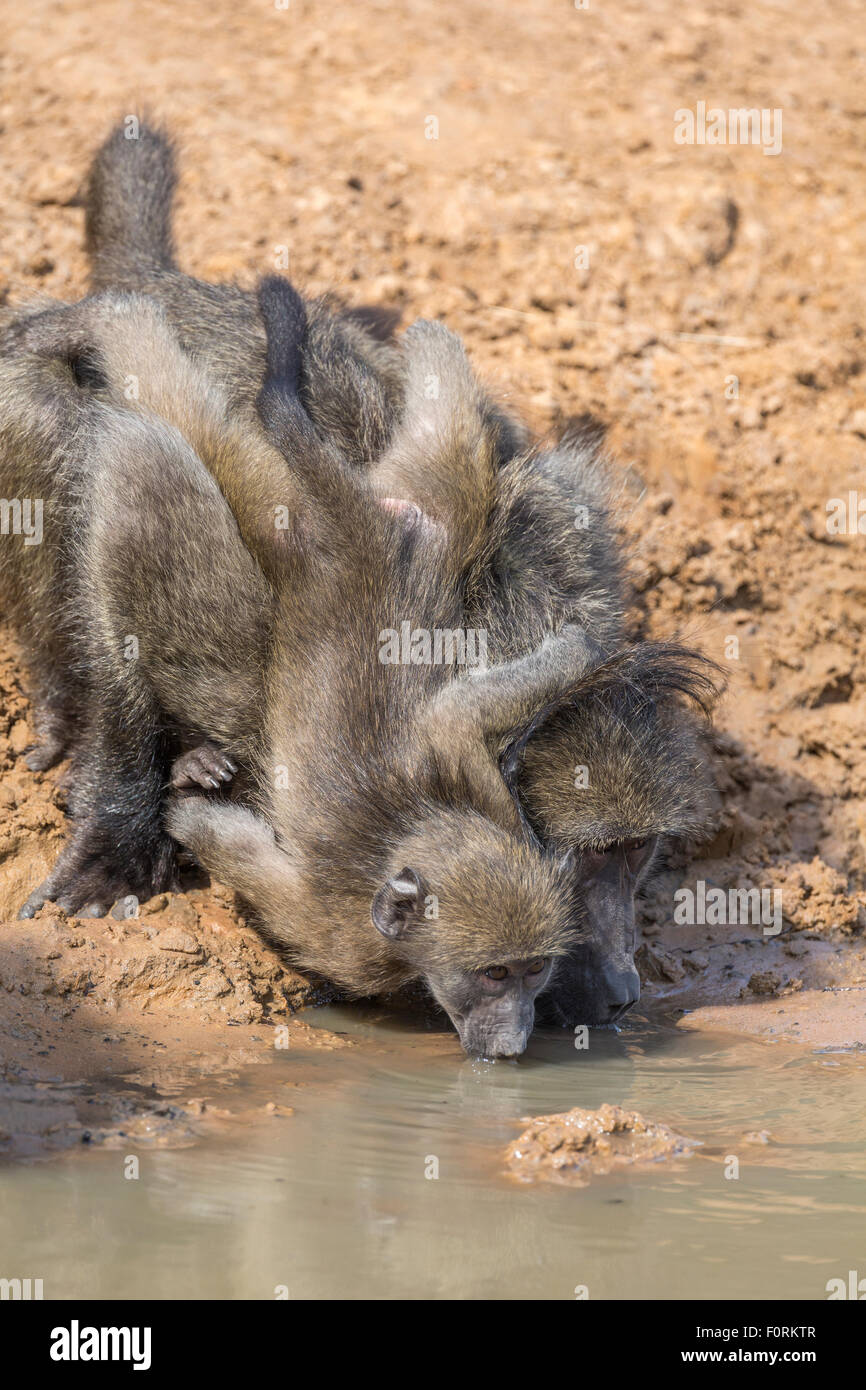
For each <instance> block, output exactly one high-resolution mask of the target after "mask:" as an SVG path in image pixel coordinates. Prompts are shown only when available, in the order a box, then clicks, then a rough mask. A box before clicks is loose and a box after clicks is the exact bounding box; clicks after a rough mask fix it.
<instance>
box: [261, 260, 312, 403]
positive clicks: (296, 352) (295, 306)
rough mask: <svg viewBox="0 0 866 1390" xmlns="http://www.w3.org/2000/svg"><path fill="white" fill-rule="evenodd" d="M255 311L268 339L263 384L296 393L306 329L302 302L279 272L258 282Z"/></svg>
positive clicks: (283, 392) (305, 312)
mask: <svg viewBox="0 0 866 1390" xmlns="http://www.w3.org/2000/svg"><path fill="white" fill-rule="evenodd" d="M259 310H260V312H261V315H262V319H263V320H264V325H265V332H266V334H267V339H268V359H267V360H268V367H267V374H266V377H265V387H266V388H268V387H270V388H273V387H277V388H278V389H279V390H280V393H281V394H284V395H289V396H297V394H298V387H299V384H300V376H301V348H302V346H303V342H304V336H305V334H306V331H307V311H306V309H305V308H304V301H303V300H302V299H301V296H300V295H299V294H298V291H297V290H296V289H295V288H294V286H293V285H290V284H289V282H288V280H284V279H283V277H282V276H281V275H266V276H265V278H264V279H263V280H261V281H260V282H259Z"/></svg>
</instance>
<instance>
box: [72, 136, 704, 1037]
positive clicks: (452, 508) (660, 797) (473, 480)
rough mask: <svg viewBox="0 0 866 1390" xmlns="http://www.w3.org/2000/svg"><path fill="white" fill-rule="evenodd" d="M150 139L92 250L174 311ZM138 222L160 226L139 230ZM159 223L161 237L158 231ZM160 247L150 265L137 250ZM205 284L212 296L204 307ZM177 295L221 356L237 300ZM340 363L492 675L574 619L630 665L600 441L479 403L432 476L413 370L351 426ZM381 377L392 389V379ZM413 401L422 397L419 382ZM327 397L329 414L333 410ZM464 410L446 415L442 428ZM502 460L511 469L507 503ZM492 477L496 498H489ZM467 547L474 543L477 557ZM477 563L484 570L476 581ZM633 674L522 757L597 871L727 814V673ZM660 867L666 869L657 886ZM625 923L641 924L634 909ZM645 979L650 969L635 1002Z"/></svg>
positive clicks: (397, 370)
mask: <svg viewBox="0 0 866 1390" xmlns="http://www.w3.org/2000/svg"><path fill="white" fill-rule="evenodd" d="M147 138H148V140H149V141H150V144H149V146H148V149H149V156H148V157H149V158H150V159H151V161H152V163H153V166H154V168H159V169H161V170H162V174H161V176H160V177H151V178H149V179H148V180H142V179H141V178H139V177H138V176H137V174H136V166H135V162H134V161H135V159H136V158H137V157H138V156H137V155H136V154H134V153H132V152H131V151H130V150H129V148H128V147H127V146H124V145H123V144H122V143H121V140H120V137H119V135H118V133H115V135H114V136H113V137H111V138H110V139H109V141H107V142H106V145H105V146H104V147H103V149H102V151H100V154H99V155H98V156H97V160H96V162H95V164H94V171H93V173H92V175H91V181H90V192H89V197H88V239H89V244H90V247H91V252H92V255H93V257H94V276H95V278H96V282H97V283H115V284H128V283H134V284H136V285H139V286H142V285H144V286H146V287H147V288H148V289H149V290H151V292H155V293H158V294H159V295H161V296H164V295H165V293H166V291H165V287H164V285H163V283H162V282H158V283H157V282H155V281H154V279H153V277H152V275H150V271H148V270H147V265H148V263H149V264H151V265H153V264H160V265H161V266H162V268H163V271H162V272H161V273H163V272H164V271H165V269H166V266H168V267H169V268H170V273H171V275H172V276H176V272H175V271H174V270H173V252H172V251H170V250H169V251H168V252H167V251H166V247H170V241H169V239H168V232H167V229H168V227H169V225H170V217H171V200H172V193H173V180H174V163H173V155H172V151H171V147H170V144H169V142H168V141H167V139H166V137H165V136H164V135H162V134H161V133H159V132H153V131H149V132H148V133H147ZM169 184H170V185H171V186H169ZM112 199H113V200H114V202H115V203H116V204H117V206H118V208H119V209H120V213H119V216H120V218H121V220H123V221H124V225H125V226H126V228H127V229H126V232H125V233H124V234H120V233H119V232H117V231H116V230H112V228H111V227H110V226H109V225H108V223H109V220H110V219H108V218H107V216H106V212H105V209H106V206H107V205H108V204H109V203H110V202H111V200H112ZM137 209H141V210H142V217H141V220H140V222H139V223H136V225H135V226H133V225H132V224H133V223H135V220H136V217H137ZM115 215H116V216H117V215H118V214H115ZM127 224H128V225H127ZM157 224H158V226H159V228H160V231H159V234H158V235H157V234H156V233H155V232H154V231H153V230H152V229H153V228H154V226H156V225H157ZM148 228H151V232H150V241H149V243H148V233H147V229H148ZM142 238H143V241H144V243H145V245H144V250H143V252H141V251H136V250H135V248H136V246H137V245H138V244H139V242H140V241H141V240H142ZM127 248H131V250H130V253H129V254H127ZM148 276H150V278H149V279H148ZM191 286H196V288H195V290H194V291H193V289H191V288H190V287H191ZM171 287H172V288H171V295H172V296H173V298H172V309H171V312H172V313H173V314H174V316H175V319H176V321H178V322H179V323H180V322H183V323H184V324H185V330H184V331H185V332H186V333H187V334H188V335H189V336H188V338H187V341H190V342H192V341H194V342H195V344H196V346H197V347H202V346H203V347H204V348H205V349H206V350H207V351H208V352H210V351H211V340H212V339H213V338H214V336H215V335H216V334H217V333H218V331H219V326H220V325H221V323H222V313H223V310H222V309H219V310H218V309H217V308H216V307H215V305H216V302H217V300H218V299H219V296H221V295H223V294H224V290H223V288H222V287H209V288H210V290H211V292H212V299H211V300H209V301H208V304H207V305H204V303H203V300H202V295H203V294H204V289H203V288H202V287H201V286H199V285H198V282H191V281H190V282H187V281H185V280H184V279H183V277H180V278H179V279H178V278H174V279H172V280H171ZM225 302H226V304H227V303H228V300H226V301H225ZM328 347H329V351H330V353H331V354H332V355H331V357H330V359H329V358H328V356H327V353H325V354H324V355H323V356H322V358H321V359H318V361H317V366H319V367H321V371H320V372H319V373H318V374H315V373H313V374H311V375H310V376H309V377H308V378H307V379H306V381H305V383H304V387H303V389H304V391H305V393H306V394H305V400H306V401H307V404H308V406H309V409H310V411H311V414H312V415H313V417H314V418H316V419H318V421H319V422H320V424H322V425H323V426H324V428H325V429H326V430H328V431H330V432H331V434H332V436H333V438H334V439H336V440H337V441H338V442H339V443H340V445H341V447H342V448H343V450H344V452H346V453H347V455H348V456H351V457H353V458H354V459H356V460H358V461H365V460H367V461H368V460H369V459H370V458H376V457H378V455H377V454H376V451H375V448H371V447H370V445H371V442H375V441H380V442H381V441H383V440H384V441H388V447H387V448H386V447H385V445H384V444H383V445H382V450H383V451H384V457H381V458H380V461H379V464H378V465H377V467H378V470H379V477H380V479H381V480H382V482H383V490H384V491H386V492H390V493H392V494H397V496H398V497H399V498H401V499H402V500H403V502H404V503H405V502H409V503H412V502H416V503H417V505H418V506H419V508H420V509H421V510H422V513H423V514H426V515H429V516H431V517H434V518H435V517H437V516H440V515H441V516H443V517H444V518H446V519H447V522H448V525H449V529H450V533H451V534H452V535H454V536H457V537H458V538H459V539H460V545H459V546H458V547H456V548H455V556H456V557H457V558H456V564H457V565H458V566H459V568H460V571H461V574H462V581H461V582H462V594H463V604H464V606H463V624H464V626H466V627H472V628H478V629H482V630H483V631H484V632H485V633H486V635H487V641H488V651H489V654H490V656H491V657H492V659H494V660H504V659H507V658H508V657H510V656H514V655H517V654H519V653H522V652H526V651H528V650H530V649H531V648H532V647H534V646H536V645H537V644H538V643H539V642H540V641H542V640H543V637H544V634H545V633H546V632H549V631H550V630H551V629H555V628H556V626H557V625H558V624H560V623H562V622H564V621H568V622H577V623H580V624H581V625H582V626H584V627H585V628H586V630H587V631H588V632H590V633H592V634H593V635H594V637H596V638H597V639H598V641H599V642H600V643H601V644H602V645H603V646H605V647H606V648H607V650H608V651H609V652H611V653H617V652H619V653H622V652H623V649H624V645H625V639H624V630H623V612H624V587H625V586H624V581H623V574H622V562H621V558H620V547H619V545H618V543H617V540H616V536H615V532H614V528H613V525H612V522H611V517H610V500H609V498H610V482H609V468H608V465H607V464H606V462H605V460H604V458H603V455H602V452H601V449H600V447H599V439H598V437H597V433H596V432H595V431H592V430H587V429H586V428H582V429H572V430H570V431H568V432H567V433H566V434H565V435H564V436H563V437H562V439H560V441H559V442H558V443H557V444H556V445H555V446H553V447H552V448H548V449H527V448H526V446H525V434H524V433H523V432H522V431H521V430H520V428H519V426H517V425H516V424H515V423H514V422H511V421H508V420H507V418H506V417H505V416H504V415H503V414H502V412H500V411H498V410H497V409H496V408H495V407H493V406H492V405H490V403H489V402H486V401H485V398H484V396H483V393H481V392H480V391H477V399H478V401H479V402H480V409H479V410H477V411H476V413H475V414H476V419H479V418H480V419H481V421H482V429H481V431H480V432H476V433H469V434H467V433H466V431H465V430H464V429H462V427H461V428H456V429H455V430H454V432H453V441H454V447H453V449H451V450H450V451H447V450H446V452H445V453H444V455H443V454H440V455H437V467H436V469H435V470H431V468H430V451H429V449H427V448H426V436H425V433H424V432H423V431H420V432H418V433H416V434H415V435H414V436H412V435H409V436H408V440H407V436H406V432H405V430H404V431H402V432H401V430H400V426H399V420H400V408H399V397H400V396H401V394H402V393H404V392H405V390H406V389H407V388H406V387H405V386H404V384H403V383H404V381H405V377H406V372H405V368H404V367H403V366H402V364H401V362H400V359H399V357H391V358H389V361H388V372H387V382H388V390H387V391H386V392H385V393H384V394H383V393H382V391H378V390H377V391H370V392H369V393H367V392H366V391H365V390H364V389H363V388H361V389H360V390H359V391H357V392H355V393H353V392H350V393H348V396H347V397H346V399H347V400H348V402H349V404H348V406H347V408H346V409H345V410H344V406H343V396H342V395H341V394H340V393H336V394H335V393H333V392H331V391H329V390H327V389H326V385H325V383H326V382H327V381H328V379H329V374H330V375H331V376H334V377H335V379H338V378H339V377H340V375H341V372H342V371H343V370H344V363H345V343H344V342H342V341H340V340H339V339H338V338H335V337H332V338H331V340H330V342H329V345H328ZM209 360H210V361H211V362H213V360H214V359H213V357H211V358H210V359H209ZM215 367H216V370H217V371H219V372H222V373H224V374H225V373H228V375H229V376H230V375H231V372H232V371H235V372H237V370H238V366H237V357H236V355H235V354H233V356H232V363H231V364H229V365H228V367H226V366H225V365H224V364H221V363H219V362H217V363H215ZM371 367H372V371H373V373H374V374H375V372H376V371H377V370H378V364H377V363H375V362H373V363H371ZM242 370H245V371H250V372H251V373H252V375H253V376H255V374H256V371H257V370H258V358H257V357H255V356H254V355H252V354H248V355H247V357H246V359H245V361H244V365H243V368H242ZM431 375H432V377H433V379H434V381H435V380H436V374H435V373H432V374H431V373H426V374H425V375H424V376H419V377H417V378H416V380H417V381H418V382H419V383H420V384H422V386H423V387H426V386H427V383H428V382H429V380H430V377H431ZM408 389H409V393H410V394H411V392H412V390H413V388H412V385H411V381H410V386H409V388H408ZM414 389H416V390H417V387H416V388H414ZM476 390H477V388H476ZM320 391H321V393H322V409H320V408H319V406H318V404H317V393H319V392H320ZM325 407H326V408H325ZM447 408H448V405H447V401H446V402H445V403H444V404H443V405H442V406H441V407H440V411H441V416H444V415H445V414H446V412H447ZM485 426H486V441H485V438H484V434H485V429H484V427H485ZM348 438H354V439H355V440H356V441H364V446H363V448H361V449H359V448H358V447H357V444H356V446H355V448H354V452H352V449H351V447H350V446H347V444H346V440H347V439H348ZM407 442H408V444H409V456H408V458H407V457H406V443H407ZM425 454H426V459H425ZM362 455H363V457H362ZM478 460H481V461H482V469H481V472H480V474H479V470H478ZM491 460H492V461H493V462H494V463H495V465H497V466H498V467H499V471H498V475H497V476H496V478H495V481H494V484H493V490H492V494H491V490H490V487H489V477H490V462H491ZM425 463H426V466H425ZM479 477H480V478H481V480H482V486H481V487H478V486H477V485H476V484H477V481H478V478H479ZM440 499H444V501H440ZM467 537H471V538H472V539H471V541H470V542H469V545H468V552H467V541H466V538H467ZM467 553H469V554H470V556H471V557H472V559H473V563H472V564H471V566H470V568H469V569H468V571H465V572H464V570H463V566H464V563H465V557H466V554H467ZM629 660H630V659H629V658H627V657H626V658H624V664H623V662H620V665H619V666H618V667H617V666H616V664H615V665H614V666H613V667H610V668H609V669H608V673H607V677H606V684H605V686H604V690H603V691H602V689H601V687H600V686H599V685H598V684H596V685H595V686H591V685H590V686H588V687H587V689H586V690H585V691H584V692H583V693H582V694H580V693H579V694H577V695H576V696H575V698H574V699H573V700H572V701H571V703H570V704H569V706H568V707H567V708H564V709H560V710H559V712H558V714H557V717H556V718H555V719H553V718H545V719H544V720H541V721H538V722H537V723H536V725H535V727H534V728H533V730H532V732H531V736H529V737H525V738H524V740H523V742H522V744H521V745H520V752H521V756H520V758H519V759H515V748H514V742H513V741H512V745H511V748H510V750H509V757H510V759H511V775H512V780H513V783H514V786H515V789H516V790H517V792H518V794H519V797H520V799H521V801H522V803H523V804H524V806H525V811H526V816H527V819H528V821H529V822H530V823H531V824H532V825H533V826H534V827H535V828H536V829H537V833H538V834H539V836H540V837H541V838H542V839H544V840H550V841H551V842H553V843H557V844H560V845H563V844H565V843H569V842H570V843H571V844H572V845H574V846H575V847H576V848H578V849H579V850H581V851H582V853H583V855H584V858H583V859H581V858H580V857H579V865H580V864H581V863H583V862H584V861H585V862H586V863H589V864H590V867H591V868H592V867H593V865H594V861H593V860H592V859H591V858H587V855H588V854H589V851H590V850H591V849H592V847H593V843H596V844H597V843H598V841H599V838H600V833H601V831H602V829H603V828H604V827H607V828H608V830H610V831H611V837H612V838H611V841H610V843H611V844H614V843H620V844H623V845H625V844H627V843H631V842H633V841H635V840H637V839H650V840H652V842H653V843H655V842H656V841H657V840H658V838H659V837H661V836H665V835H676V836H695V837H697V836H699V835H700V833H701V832H702V830H703V828H704V827H705V826H706V824H707V822H708V819H709V815H710V806H711V802H712V796H711V779H710V777H709V773H708V769H707V762H706V756H705V754H704V752H703V749H702V747H701V741H700V734H699V731H698V729H697V726H696V724H695V722H694V720H693V719H692V717H691V716H690V715H689V714H688V712H687V710H686V709H685V708H684V704H685V703H688V701H689V700H690V699H691V698H692V695H693V694H694V692H695V691H700V693H701V698H702V699H705V697H706V696H707V693H708V687H707V682H709V685H710V686H712V684H713V682H714V681H715V682H716V685H718V677H719V673H718V671H717V669H716V668H711V667H710V666H709V665H708V664H707V663H704V662H703V661H702V659H701V658H700V657H699V656H698V655H697V654H696V653H691V652H688V651H687V650H684V649H674V648H673V647H672V646H671V645H670V644H662V645H661V646H659V647H655V646H645V647H644V648H643V652H642V659H641V660H640V662H639V663H638V664H637V666H636V665H635V663H634V662H631V666H630V669H627V668H628V667H629ZM638 667H639V669H638ZM672 670H673V671H674V675H673V676H671V672H672ZM614 671H618V672H619V674H618V675H614V674H613V672H614ZM684 671H686V672H687V673H688V678H687V679H685V680H683V679H682V676H683V672H684ZM669 676H671V679H669ZM710 703H711V699H710ZM588 749H590V750H592V756H590V753H589V752H588V751H587V750H588ZM524 753H525V756H523V754H524ZM578 755H579V756H578ZM578 766H580V767H586V768H587V771H588V775H589V778H590V782H589V787H588V788H584V787H577V786H576V785H575V768H576V767H578ZM590 788H591V791H590ZM614 829H615V830H616V835H614V834H613V831H614ZM623 862H625V861H623ZM648 863H649V858H647V860H646V862H645V864H644V869H643V872H644V873H645V872H646V868H647V866H648ZM626 897H628V885H626ZM616 911H617V913H619V915H620V917H623V918H625V917H627V916H628V912H627V911H626V909H625V907H622V905H620V906H618V907H617V909H616ZM614 926H615V924H612V923H610V922H603V923H601V924H599V925H598V930H599V931H600V932H601V933H602V934H604V933H605V932H608V931H611V930H613V929H614ZM635 980H636V976H635V975H634V972H633V969H632V971H631V984H632V986H633V985H634V983H635ZM562 981H563V976H562V974H561V975H560V982H561V984H562ZM566 990H567V986H566V985H562V988H561V989H560V991H559V992H560V994H563V995H564V994H565V992H566ZM573 1009H574V1010H575V1011H576V1012H577V1015H578V1016H582V1017H587V1016H588V1013H589V1012H590V1010H589V1008H588V1004H587V1001H586V1000H585V999H583V998H582V997H580V995H579V994H577V993H575V995H574V999H573Z"/></svg>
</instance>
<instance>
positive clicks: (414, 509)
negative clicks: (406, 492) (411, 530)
mask: <svg viewBox="0 0 866 1390" xmlns="http://www.w3.org/2000/svg"><path fill="white" fill-rule="evenodd" d="M379 505H380V506H382V507H384V508H385V511H386V512H394V514H395V515H396V516H402V517H405V519H406V521H407V522H408V523H409V525H410V526H418V525H419V524H420V522H421V521H422V520H423V517H424V513H423V512H422V511H421V508H420V507H419V506H418V504H417V502H407V501H406V499H405V497H381V498H380V499H379Z"/></svg>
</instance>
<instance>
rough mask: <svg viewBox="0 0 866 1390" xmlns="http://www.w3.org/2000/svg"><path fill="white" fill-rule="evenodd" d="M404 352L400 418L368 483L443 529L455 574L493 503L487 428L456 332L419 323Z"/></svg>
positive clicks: (492, 446) (492, 451)
mask: <svg viewBox="0 0 866 1390" xmlns="http://www.w3.org/2000/svg"><path fill="white" fill-rule="evenodd" d="M403 351H404V354H405V359H406V391H405V402H404V407H403V413H402V416H401V419H400V422H399V424H398V425H397V428H396V430H395V433H394V437H393V441H392V443H391V446H390V448H389V449H388V451H387V453H386V454H385V455H384V457H383V458H382V459H381V460H380V461H379V462H378V463H377V464H376V465H375V466H374V467H373V468H372V469H371V471H370V474H369V476H370V480H371V482H372V484H373V487H374V488H375V490H376V491H377V493H379V495H380V496H382V497H403V498H406V499H408V500H409V501H412V502H415V503H417V504H418V506H420V507H421V509H422V511H423V512H424V513H425V514H426V515H428V516H430V517H431V518H432V519H433V520H434V521H441V522H443V523H444V524H445V526H446V527H447V528H448V535H449V550H450V554H451V555H452V557H453V563H454V566H455V569H457V570H458V571H459V570H460V569H462V568H464V567H465V566H466V565H467V564H468V562H469V561H470V560H471V558H472V556H473V554H474V553H475V551H476V549H477V547H478V546H479V544H480V542H481V540H482V537H483V535H484V532H485V529H486V526H487V522H488V518H489V514H490V510H491V508H492V506H493V502H494V495H495V488H496V458H495V456H496V440H495V434H494V430H493V428H492V427H491V423H490V419H489V412H488V409H487V404H486V401H485V398H484V395H483V393H482V391H481V390H480V387H479V385H478V383H477V381H476V380H475V377H474V375H473V372H472V369H471V367H470V365H469V362H468V360H467V357H466V352H465V350H464V347H463V344H462V343H461V341H460V339H459V338H458V337H456V335H455V334H453V333H450V332H449V331H448V329H447V328H445V327H444V325H443V324H441V323H435V322H428V321H426V320H424V319H419V320H418V321H417V322H416V323H414V324H412V325H411V326H410V327H409V328H408V329H407V330H406V333H405V334H404V337H403Z"/></svg>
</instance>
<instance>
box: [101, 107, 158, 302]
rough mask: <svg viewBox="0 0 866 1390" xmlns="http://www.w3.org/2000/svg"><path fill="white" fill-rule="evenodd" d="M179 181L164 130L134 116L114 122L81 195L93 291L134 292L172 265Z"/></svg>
mask: <svg viewBox="0 0 866 1390" xmlns="http://www.w3.org/2000/svg"><path fill="white" fill-rule="evenodd" d="M176 183H177V174H176V171H175V158H174V149H173V147H172V143H171V140H170V139H169V137H168V136H167V135H166V134H165V132H164V131H162V130H160V129H159V128H158V127H156V126H152V125H148V124H147V123H146V122H145V121H141V122H135V123H133V121H132V119H131V118H127V119H126V120H125V121H122V122H121V123H120V124H119V125H117V126H115V128H114V130H112V132H111V134H110V135H109V136H108V139H107V140H105V142H104V143H103V144H102V145H101V146H100V148H99V149H98V150H97V152H96V154H95V156H94V158H93V162H92V163H91V166H90V170H89V173H88V176H87V181H86V184H85V191H84V198H83V201H84V206H85V222H84V228H85V247H86V250H87V253H88V256H89V257H90V283H91V289H92V290H94V291H98V290H102V289H109V288H111V289H128V290H134V289H137V288H139V287H140V286H141V283H142V280H143V279H145V278H146V277H148V276H149V275H152V273H153V272H154V270H160V269H163V270H168V269H172V268H173V267H174V264H175V260H174V240H173V237H172V230H171V214H172V202H173V200H174V190H175V186H176Z"/></svg>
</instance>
